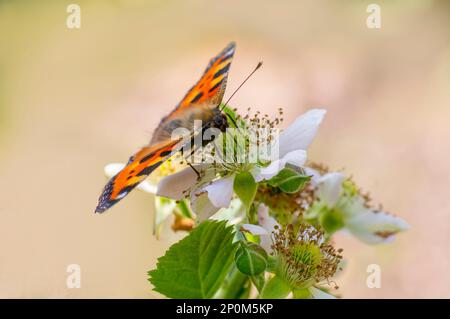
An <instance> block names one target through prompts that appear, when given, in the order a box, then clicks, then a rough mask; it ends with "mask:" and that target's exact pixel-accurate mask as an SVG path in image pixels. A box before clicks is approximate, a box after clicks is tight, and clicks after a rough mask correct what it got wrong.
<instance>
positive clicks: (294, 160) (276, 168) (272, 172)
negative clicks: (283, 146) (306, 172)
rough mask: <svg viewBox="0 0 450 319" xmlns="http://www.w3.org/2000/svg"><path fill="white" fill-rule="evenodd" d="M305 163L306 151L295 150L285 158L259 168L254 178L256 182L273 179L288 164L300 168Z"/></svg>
mask: <svg viewBox="0 0 450 319" xmlns="http://www.w3.org/2000/svg"><path fill="white" fill-rule="evenodd" d="M305 162H306V151H304V150H295V151H292V152H289V153H287V154H286V155H285V156H283V158H281V159H279V160H275V161H273V162H272V163H270V164H269V165H268V166H266V167H262V168H259V170H258V171H254V172H255V174H254V175H253V176H254V178H255V181H256V182H260V181H262V180H267V179H271V178H272V177H274V176H276V175H277V174H278V173H279V172H280V171H281V170H282V169H283V168H285V167H286V164H288V163H289V164H292V165H295V166H298V167H302V166H303V165H304V164H305ZM252 174H253V172H252Z"/></svg>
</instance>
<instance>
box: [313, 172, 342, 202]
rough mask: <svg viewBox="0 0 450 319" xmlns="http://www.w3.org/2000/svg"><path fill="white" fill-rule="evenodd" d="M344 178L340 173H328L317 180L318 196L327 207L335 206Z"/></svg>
mask: <svg viewBox="0 0 450 319" xmlns="http://www.w3.org/2000/svg"><path fill="white" fill-rule="evenodd" d="M344 178H345V176H344V174H342V173H328V174H325V175H323V176H322V177H320V178H319V179H318V180H317V184H318V196H319V198H320V199H321V200H323V201H324V202H325V203H326V204H327V206H328V207H334V205H336V203H337V201H338V199H339V195H340V194H341V191H342V182H343V181H344Z"/></svg>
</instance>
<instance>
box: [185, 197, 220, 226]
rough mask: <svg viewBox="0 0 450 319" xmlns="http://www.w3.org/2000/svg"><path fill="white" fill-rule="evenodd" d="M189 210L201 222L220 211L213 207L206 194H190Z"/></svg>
mask: <svg viewBox="0 0 450 319" xmlns="http://www.w3.org/2000/svg"><path fill="white" fill-rule="evenodd" d="M190 202H191V209H192V211H193V212H194V213H195V214H196V215H197V220H198V221H199V222H202V221H204V220H206V219H208V218H209V217H210V216H212V215H214V214H215V213H217V211H218V210H219V209H220V208H218V207H216V206H214V205H213V204H212V203H211V201H210V200H209V198H208V194H207V193H206V192H205V193H201V194H191V201H190Z"/></svg>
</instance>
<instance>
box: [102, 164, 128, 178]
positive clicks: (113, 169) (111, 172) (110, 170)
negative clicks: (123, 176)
mask: <svg viewBox="0 0 450 319" xmlns="http://www.w3.org/2000/svg"><path fill="white" fill-rule="evenodd" d="M124 167H125V164H123V163H111V164H108V165H106V166H105V168H104V169H103V170H104V171H105V175H106V176H107V177H109V178H111V177H114V176H115V175H116V174H117V173H119V172H120V171H121V170H122V169H123V168H124Z"/></svg>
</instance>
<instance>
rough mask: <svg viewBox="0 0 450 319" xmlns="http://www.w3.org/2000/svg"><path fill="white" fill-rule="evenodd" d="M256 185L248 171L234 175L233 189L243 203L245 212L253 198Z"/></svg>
mask: <svg viewBox="0 0 450 319" xmlns="http://www.w3.org/2000/svg"><path fill="white" fill-rule="evenodd" d="M257 186H258V185H257V184H256V182H255V179H254V178H253V175H252V174H250V173H249V172H242V173H238V174H236V176H235V177H234V184H233V190H234V192H235V193H236V195H237V196H238V197H239V199H240V200H241V201H242V203H243V204H244V206H245V208H246V209H247V212H248V211H249V209H250V206H251V205H252V202H253V200H254V199H255V195H256V189H257Z"/></svg>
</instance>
